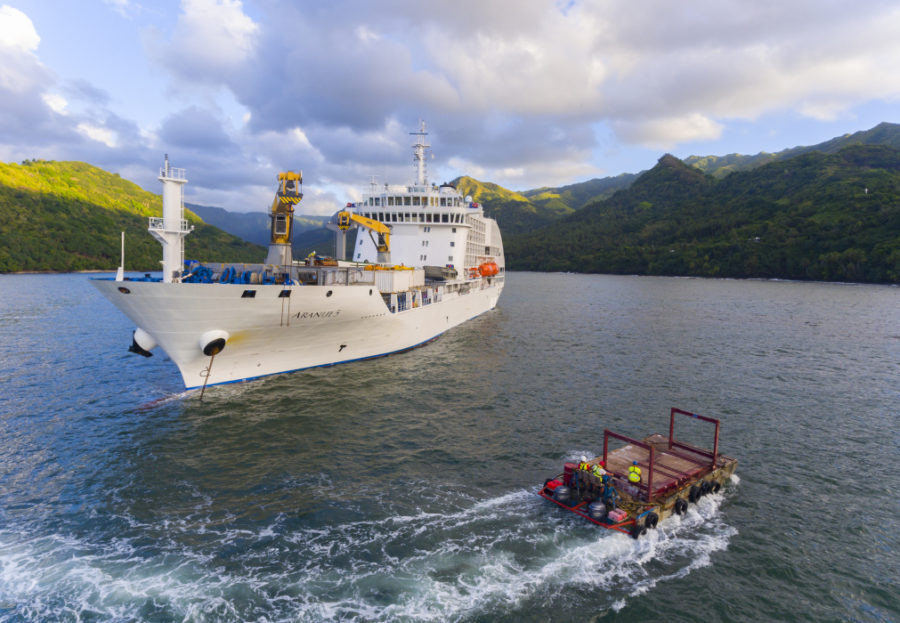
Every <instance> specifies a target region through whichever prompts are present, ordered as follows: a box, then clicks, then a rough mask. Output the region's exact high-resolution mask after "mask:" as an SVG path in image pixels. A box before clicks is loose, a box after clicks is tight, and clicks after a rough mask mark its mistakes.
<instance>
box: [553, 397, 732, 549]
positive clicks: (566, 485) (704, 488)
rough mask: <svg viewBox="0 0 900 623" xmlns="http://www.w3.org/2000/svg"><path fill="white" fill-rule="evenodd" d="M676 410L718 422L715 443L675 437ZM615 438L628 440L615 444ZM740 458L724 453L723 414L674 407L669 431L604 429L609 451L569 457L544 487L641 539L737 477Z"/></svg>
mask: <svg viewBox="0 0 900 623" xmlns="http://www.w3.org/2000/svg"><path fill="white" fill-rule="evenodd" d="M676 416H684V417H689V418H693V419H695V420H699V421H701V422H706V423H709V424H713V425H714V426H715V431H714V434H713V441H712V448H711V449H707V448H701V447H698V446H695V445H692V444H689V443H686V442H684V441H680V440H678V439H677V438H676V437H675V422H676ZM610 440H613V441H614V442H624V443H625V444H626V445H624V446H622V447H618V448H616V449H614V450H611V449H610ZM736 467H737V459H734V458H731V457H728V456H725V455H724V454H720V453H719V420H717V419H715V418H711V417H705V416H702V415H698V414H696V413H689V412H688V411H683V410H681V409H677V408H674V407H673V408H672V410H671V413H670V416H669V436H668V437H665V436H663V435H659V434H653V435H649V436H647V437H644V438H643V439H641V440H638V439H632V438H630V437H627V436H625V435H621V434H619V433H614V432H612V431H610V430H608V429H607V430H604V431H603V455H602V456H599V457H595V458H593V459H591V460H587V459H586V458H585V457H582V461H581V463H566V464H565V466H564V471H563V473H562V474H559V475H558V476H556V477H555V478H548V479H547V480H546V481H545V482H544V486H543V487H541V489H540V491H538V495H540V496H541V497H542V498H545V499H547V500H550V501H551V502H553V503H554V504H557V505H558V506H560V507H562V508H564V509H566V510H568V511H571V512H573V513H575V514H576V515H579V516H581V517H584V518H585V519H587V520H588V521H591V522H593V523H595V524H597V525H598V526H602V527H603V528H607V529H610V530H617V531H619V532H624V533H626V534H629V535H631V537H632V538H635V539H637V538H638V537H640V536H641V535H642V534H644V533H645V532H646V531H647V530H648V529H652V528H656V526H657V524H658V523H659V522H660V521H663V520H665V519H666V518H668V517H670V516H671V515H673V514H675V515H681V514H683V513H685V512H686V511H687V509H688V505H689V504H696V503H697V502H698V501H699V500H700V498H701V497H703V496H705V495H707V494H709V493H716V492H718V491H719V490H720V489H721V488H722V485H723V484H724V483H725V481H727V480H728V479H729V478H731V476H732V474H734V470H735V468H736Z"/></svg>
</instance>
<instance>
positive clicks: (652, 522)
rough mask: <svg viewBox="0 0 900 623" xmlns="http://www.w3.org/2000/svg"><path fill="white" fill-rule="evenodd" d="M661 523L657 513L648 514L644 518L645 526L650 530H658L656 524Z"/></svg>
mask: <svg viewBox="0 0 900 623" xmlns="http://www.w3.org/2000/svg"><path fill="white" fill-rule="evenodd" d="M658 523H659V515H657V514H656V513H653V512H651V513H647V515H646V516H645V517H644V525H645V526H646V527H648V528H650V529H653V528H656V524H658Z"/></svg>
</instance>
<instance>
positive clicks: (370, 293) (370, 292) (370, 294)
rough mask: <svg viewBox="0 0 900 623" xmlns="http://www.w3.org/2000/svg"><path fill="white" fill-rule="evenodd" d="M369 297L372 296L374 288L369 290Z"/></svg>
mask: <svg viewBox="0 0 900 623" xmlns="http://www.w3.org/2000/svg"><path fill="white" fill-rule="evenodd" d="M369 296H372V288H369Z"/></svg>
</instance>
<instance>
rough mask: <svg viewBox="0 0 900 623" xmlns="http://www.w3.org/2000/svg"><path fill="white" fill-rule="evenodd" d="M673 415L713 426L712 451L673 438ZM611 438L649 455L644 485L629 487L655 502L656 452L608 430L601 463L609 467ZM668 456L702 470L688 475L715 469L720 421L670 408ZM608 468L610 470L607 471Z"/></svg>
mask: <svg viewBox="0 0 900 623" xmlns="http://www.w3.org/2000/svg"><path fill="white" fill-rule="evenodd" d="M676 414H680V415H684V416H687V417H691V418H694V419H697V420H702V421H704V422H709V423H710V424H714V425H715V436H714V438H713V449H712V452H710V451H709V450H706V449H704V448H697V447H694V446H692V445H690V444H687V443H684V442H682V441H678V440H677V439H676V438H675V415H676ZM610 437H612V438H613V439H617V440H619V441H624V442H625V443H628V444H631V445H633V446H637V447H638V448H644V449H645V450H647V452H648V454H649V461H648V464H647V465H646V467H647V484H644V483H643V482H641V483H639V484H637V485H635V483H631V485H632V486H637V488H638V490H639V491H641V492H642V493H643V498H644V501H646V502H648V503H651V502H652V501H653V500H654V498H655V497H656V495H655V493H656V492H654V490H653V470H654V465H655V463H656V454H655V450H654V448H653V446H652V445H650V444H648V443H644V442H643V441H639V440H637V439H633V438H631V437H628V436H627V435H621V434H619V433H614V432H612V431H611V430H609V429H605V430H604V431H603V462H604V464H607V465H608V462H607V461H608V458H609V438H610ZM668 453H669V454H672V455H673V456H677V457H679V458H682V459H684V460H686V461H689V462H690V463H693V464H695V465H698V466H700V467H701V468H703V469H702V470H694V471H693V472H690V474H696V473H697V472H698V471H705V469H706V467H707V466H709V467H710V469H715V468H716V463H718V460H719V420H717V419H715V418H711V417H706V416H704V415H698V414H696V413H690V412H688V411H684V410H682V409H678V408H675V407H672V410H671V412H670V414H669V449H668ZM687 453H693V454H687ZM697 455H699V456H697ZM639 465H640V463H639ZM607 469H609V468H607ZM660 469H662V470H663V472H669V474H670V475H675V474H672V473H671V470H666V469H664V468H662V467H660ZM610 473H613V475H615V476H619V477H620V478H626V479H627V474H616V473H614V472H610ZM685 475H688V473H686V474H685Z"/></svg>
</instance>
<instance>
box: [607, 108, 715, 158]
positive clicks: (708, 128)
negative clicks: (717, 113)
mask: <svg viewBox="0 0 900 623" xmlns="http://www.w3.org/2000/svg"><path fill="white" fill-rule="evenodd" d="M723 129H724V126H723V125H722V124H721V123H717V122H716V121H713V120H712V119H710V118H708V117H705V116H703V115H701V114H697V113H694V114H690V115H685V116H683V117H670V118H657V119H650V120H646V121H643V120H622V121H616V122H614V123H613V130H614V131H615V132H616V134H617V135H618V136H619V137H620V138H622V139H624V140H625V141H626V142H628V143H634V144H638V145H643V146H645V147H650V148H652V149H661V150H667V149H672V148H673V147H675V146H676V145H678V144H679V143H690V142H694V141H703V140H713V139H717V138H719V137H720V136H721V135H722V130H723Z"/></svg>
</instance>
